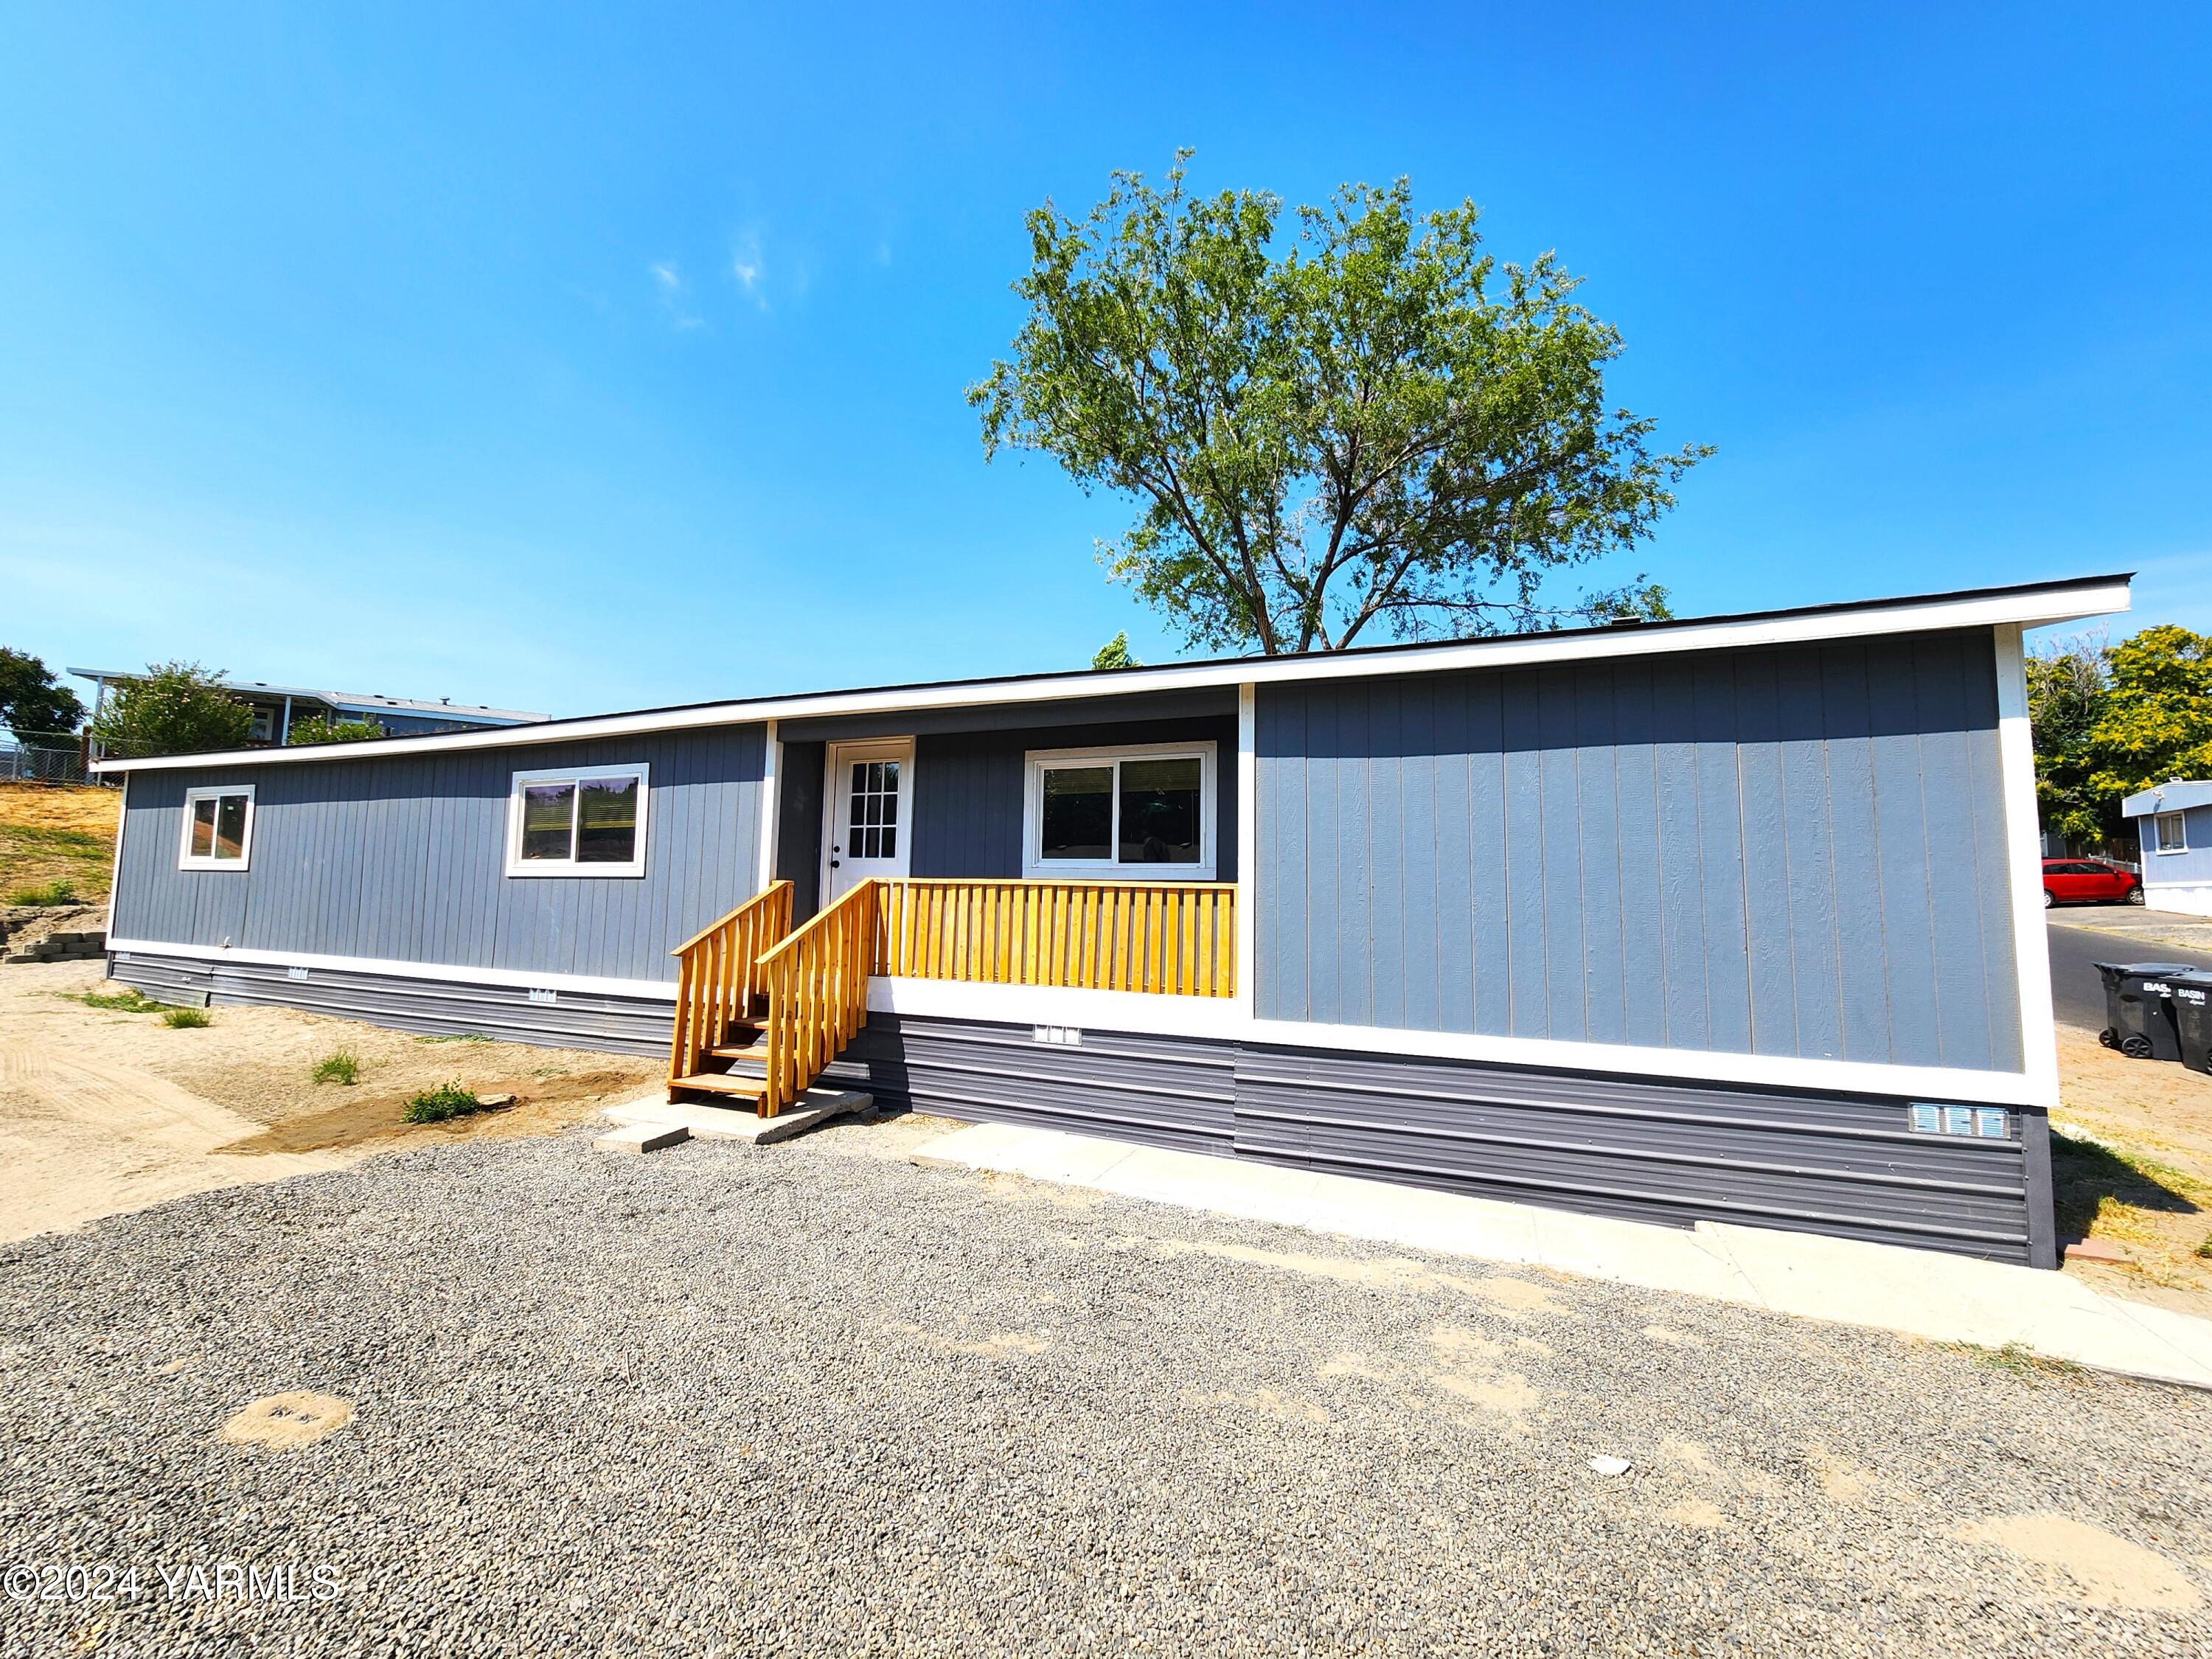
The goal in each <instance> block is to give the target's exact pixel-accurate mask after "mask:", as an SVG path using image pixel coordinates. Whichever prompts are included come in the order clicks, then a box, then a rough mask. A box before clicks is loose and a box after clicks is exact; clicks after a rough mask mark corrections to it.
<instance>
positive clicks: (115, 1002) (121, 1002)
mask: <svg viewBox="0 0 2212 1659" xmlns="http://www.w3.org/2000/svg"><path fill="white" fill-rule="evenodd" d="M70 1001H72V1002H82V1004H84V1006H86V1007H88V1008H105V1009H106V1010H107V1011H108V1012H110V1013H113V1014H158V1013H160V1012H161V1010H162V1009H163V1008H165V1007H167V1006H168V1005H167V1004H166V1003H161V1002H152V1001H149V1000H147V996H146V994H145V993H144V992H143V991H142V990H140V989H139V988H138V987H137V986H135V985H133V986H130V987H127V988H125V989H124V990H120V991H87V992H85V993H84V994H82V996H75V997H71V998H70Z"/></svg>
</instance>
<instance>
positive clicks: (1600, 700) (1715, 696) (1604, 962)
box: [1255, 631, 2022, 1071]
mask: <svg viewBox="0 0 2212 1659" xmlns="http://www.w3.org/2000/svg"><path fill="white" fill-rule="evenodd" d="M1258 713H1259V734H1258V735H1259V774H1260V782H1259V788H1260V819H1259V848H1260V863H1261V867H1260V872H1259V877H1260V879H1259V884H1258V892H1257V902H1258V904H1259V906H1260V908H1259V911H1258V914H1257V916H1256V930H1257V935H1258V945H1257V954H1258V960H1257V962H1256V963H1255V969H1256V979H1255V988H1256V995H1257V1000H1258V1012H1259V1013H1260V1015H1261V1017H1262V1018H1273V1019H1290V1020H1305V1021H1316V1022H1322V1023H1328V1024H1356V1025H1381V1026H1394V1027H1399V1028H1405V1029H1413V1030H1441V1031H1463V1032H1477V1033H1482V1034H1486V1035H1496V1036H1518V1037H1537V1038H1551V1039H1554V1040H1559V1041H1569V1042H1612V1043H1631V1044H1637V1045H1643V1046H1650V1047H1664V1048H1697V1049H1711V1050H1718V1051H1723V1052H1729V1053H1749V1054H1784V1055H1796V1056H1804V1057H1814V1058H1826V1059H1839V1060H1865V1061H1874V1062H1885V1063H1893V1064H1903V1065H1923V1066H1958V1067H1965V1068H1969V1069H1974V1070H1988V1071H2018V1070H2020V1069H2021V1065H2022V1054H2021V1030H2020V1018H2019V1007H2018V995H2017V989H2016V985H2017V981H2016V980H2015V969H2014V955H2013V945H2012V915H2011V909H2010V901H2009V897H2008V888H2007V882H2006V875H2005V856H2006V855H2005V834H2004V814H2003V800H2002V789H2001V787H2000V783H1999V775H1998V758H1997V712H1996V661H1995V652H1994V646H1993V642H1992V641H1991V638H1990V635H1989V634H1988V633H1987V632H1985V631H1972V632H1966V633H1954V634H1940V635H1920V636H1916V637H1910V638H1904V639H1899V640H1894V641H1875V642H1869V643H1864V644H1861V643H1850V644H1839V645H1833V646H1828V647H1805V648H1774V649H1760V650H1746V651H1738V652H1714V653H1702V654H1699V655H1697V656H1693V657H1681V658H1670V659H1635V660H1630V661H1624V662H1620V663H1617V664H1609V663H1605V662H1585V663H1580V664H1574V665H1561V666H1559V667H1554V668H1544V669H1534V670H1525V671H1513V670H1497V671H1479V672H1468V673H1457V674H1450V675H1426V676H1420V677H1418V678H1415V677H1408V678H1403V679H1387V680H1366V681H1349V682H1345V681H1339V682H1326V683H1321V684H1312V685H1305V686H1290V687H1277V686H1264V687H1262V688H1261V691H1260V700H1259V710H1258Z"/></svg>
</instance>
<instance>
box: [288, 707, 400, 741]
mask: <svg viewBox="0 0 2212 1659" xmlns="http://www.w3.org/2000/svg"><path fill="white" fill-rule="evenodd" d="M384 735H385V731H384V728H383V727H382V726H379V725H378V724H377V723H376V722H375V721H374V720H329V719H325V717H324V716H322V715H320V714H318V715H317V716H316V717H315V718H314V719H313V720H295V721H294V722H293V723H292V730H291V733H290V735H289V736H288V737H287V738H285V739H284V741H285V742H286V743H287V744H301V743H366V742H368V740H369V739H370V738H380V737H382V736H384Z"/></svg>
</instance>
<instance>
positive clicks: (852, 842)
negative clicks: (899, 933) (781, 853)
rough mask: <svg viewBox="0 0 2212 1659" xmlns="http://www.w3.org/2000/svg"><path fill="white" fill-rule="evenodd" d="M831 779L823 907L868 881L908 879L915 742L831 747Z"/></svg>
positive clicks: (897, 740)
mask: <svg viewBox="0 0 2212 1659" xmlns="http://www.w3.org/2000/svg"><path fill="white" fill-rule="evenodd" d="M827 789H828V794H829V801H828V805H827V810H826V811H823V815H822V823H823V848H822V902H823V905H824V906H825V907H827V906H829V905H830V904H833V903H835V902H836V901H837V899H838V898H839V897H840V896H842V894H844V893H845V892H846V891H848V890H849V889H850V888H851V887H852V886H853V884H854V883H855V882H860V881H865V880H866V879H867V878H869V877H870V876H903V875H904V874H906V872H907V859H908V848H909V842H911V840H912V834H913V824H914V739H913V738H871V739H870V740H869V741H867V742H866V743H833V744H830V745H829V781H828V785H827Z"/></svg>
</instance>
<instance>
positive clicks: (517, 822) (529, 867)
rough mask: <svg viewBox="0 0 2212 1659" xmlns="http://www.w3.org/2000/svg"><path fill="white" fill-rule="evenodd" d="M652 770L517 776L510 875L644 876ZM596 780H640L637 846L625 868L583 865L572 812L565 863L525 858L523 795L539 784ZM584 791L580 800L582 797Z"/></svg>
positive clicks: (588, 769)
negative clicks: (523, 846) (523, 852)
mask: <svg viewBox="0 0 2212 1659" xmlns="http://www.w3.org/2000/svg"><path fill="white" fill-rule="evenodd" d="M651 770H652V769H651V768H649V767H648V766H647V764H646V763H644V762H643V761H633V762H630V763H627V764H625V765H622V766H556V767H552V768H550V769H547V770H545V771H543V772H517V773H516V774H515V775H514V777H513V781H512V782H511V783H510V784H509V785H508V787H507V874H508V875H510V876H623V877H631V876H642V875H643V874H644V873H645V840H646V814H647V810H648V807H649V805H650V803H651V801H652V799H653V779H652V776H651ZM592 778H635V779H636V780H637V844H636V846H635V848H634V849H633V852H632V856H631V857H630V859H629V862H627V863H624V864H579V863H577V862H576V860H575V858H574V853H575V850H576V843H575V829H574V826H575V817H574V811H575V809H574V808H573V807H572V808H571V809H570V817H569V820H568V822H569V842H568V851H569V854H570V856H569V857H568V858H565V859H525V858H524V857H523V856H522V817H523V814H522V796H523V791H524V790H526V789H528V788H530V787H532V786H533V785H536V784H544V783H574V784H578V785H580V784H582V783H584V782H585V781H587V780H589V779H592ZM582 793H583V792H582V790H581V789H580V788H579V789H578V791H577V796H578V798H579V799H580V798H581V796H582Z"/></svg>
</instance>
